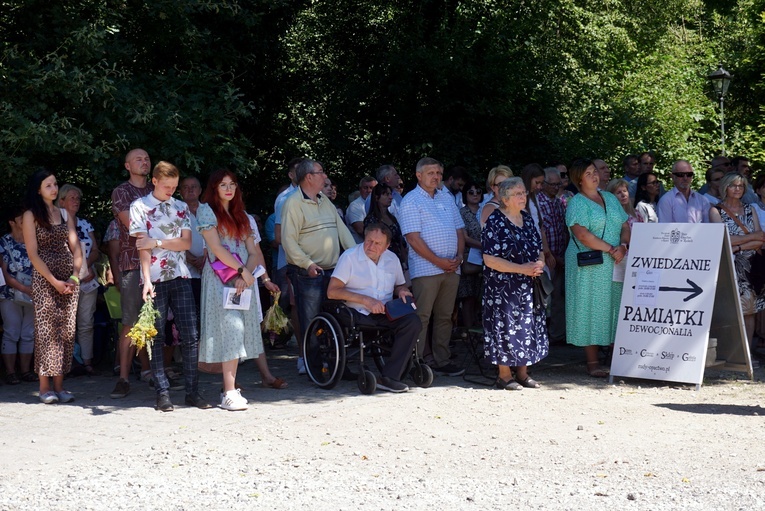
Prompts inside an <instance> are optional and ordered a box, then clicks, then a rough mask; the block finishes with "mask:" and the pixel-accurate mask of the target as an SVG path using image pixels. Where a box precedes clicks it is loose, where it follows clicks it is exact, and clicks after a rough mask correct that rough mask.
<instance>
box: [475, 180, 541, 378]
mask: <svg viewBox="0 0 765 511" xmlns="http://www.w3.org/2000/svg"><path fill="white" fill-rule="evenodd" d="M527 195H528V192H527V191H526V187H525V186H524V185H523V180H521V178H519V177H511V178H510V179H507V180H506V181H505V182H503V183H502V184H501V185H500V186H499V187H498V189H497V199H498V200H499V203H500V207H499V208H498V209H495V210H494V211H493V212H492V213H491V215H489V218H488V219H487V221H486V227H485V228H484V229H483V231H482V232H481V245H482V248H483V261H484V264H485V265H486V268H485V270H484V294H483V329H484V336H485V337H484V344H485V352H486V356H487V357H488V359H489V360H490V361H491V363H493V364H495V365H496V366H497V367H498V368H499V377H498V378H497V381H496V382H495V386H496V387H497V388H499V389H505V390H523V387H527V388H538V387H539V383H537V382H536V381H534V380H533V379H532V378H531V377H530V376H529V375H528V366H530V365H532V364H536V363H537V362H539V361H540V360H542V359H543V358H545V357H546V356H547V353H548V349H549V343H548V339H547V326H546V324H545V308H544V306H543V305H536V304H534V299H533V294H532V289H533V278H534V277H539V276H540V275H541V274H542V271H543V268H544V265H545V263H544V254H543V252H542V240H541V238H540V236H539V233H538V232H537V230H536V228H535V227H534V222H533V221H532V219H531V215H529V214H528V213H527V212H526V211H525V207H526V197H527ZM513 370H515V378H514V379H513V373H512V371H513Z"/></svg>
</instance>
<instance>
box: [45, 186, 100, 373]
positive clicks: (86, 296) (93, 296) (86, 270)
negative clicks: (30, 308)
mask: <svg viewBox="0 0 765 511" xmlns="http://www.w3.org/2000/svg"><path fill="white" fill-rule="evenodd" d="M81 203H82V190H80V189H79V188H77V187H76V186H74V185H70V184H66V185H64V186H62V187H61V188H59V190H58V199H56V206H58V207H60V208H62V209H65V210H66V212H67V213H69V216H71V217H72V218H74V222H75V228H76V230H77V237H78V238H79V240H80V246H81V248H82V250H83V253H82V257H83V259H84V261H83V265H82V271H81V272H80V275H79V277H80V296H79V300H78V302H77V344H79V345H80V350H81V355H82V361H83V364H84V366H85V371H86V372H87V374H88V375H89V376H97V375H98V374H99V373H98V371H96V370H95V369H94V368H93V365H92V364H93V315H94V314H95V313H96V300H97V298H98V280H96V272H95V271H94V270H93V264H94V263H95V262H96V261H97V260H98V257H99V255H100V254H99V251H98V243H96V236H95V234H94V230H93V226H92V225H91V224H90V222H88V221H87V220H85V219H84V218H81V217H78V216H77V213H78V212H79V211H80V204H81Z"/></svg>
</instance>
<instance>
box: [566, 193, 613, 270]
mask: <svg viewBox="0 0 765 511" xmlns="http://www.w3.org/2000/svg"><path fill="white" fill-rule="evenodd" d="M598 193H600V192H598ZM601 197H602V195H601ZM603 210H604V211H605V214H606V222H607V221H608V208H607V207H606V199H603ZM605 235H606V226H605V222H604V224H603V234H601V235H600V239H603V236H605ZM571 239H572V240H574V244H575V245H576V248H577V250H582V247H580V246H579V243H577V242H576V236H574V234H573V233H572V234H571ZM597 264H603V251H602V250H588V251H587V252H577V253H576V265H577V266H579V267H582V266H595V265H597Z"/></svg>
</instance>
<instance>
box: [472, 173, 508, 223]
mask: <svg viewBox="0 0 765 511" xmlns="http://www.w3.org/2000/svg"><path fill="white" fill-rule="evenodd" d="M511 177H513V171H512V170H510V167H507V166H505V165H497V166H496V167H494V168H493V169H491V170H490V171H489V177H488V178H486V192H487V193H489V192H491V195H490V196H489V198H488V200H487V201H486V202H484V203H483V205H482V206H481V209H480V211H479V212H478V218H479V220H480V221H481V228H482V229H483V226H484V225H486V219H487V218H489V215H490V214H491V212H492V211H494V210H495V209H497V208H498V207H499V201H498V200H497V190H499V185H500V184H501V183H502V181H504V180H506V179H509V178H511Z"/></svg>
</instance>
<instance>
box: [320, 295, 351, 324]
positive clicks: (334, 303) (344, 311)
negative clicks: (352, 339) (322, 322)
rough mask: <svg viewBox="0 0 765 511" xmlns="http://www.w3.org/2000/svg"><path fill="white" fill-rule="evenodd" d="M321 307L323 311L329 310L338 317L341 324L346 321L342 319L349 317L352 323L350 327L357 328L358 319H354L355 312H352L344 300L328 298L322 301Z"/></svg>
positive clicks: (349, 322) (328, 311)
mask: <svg viewBox="0 0 765 511" xmlns="http://www.w3.org/2000/svg"><path fill="white" fill-rule="evenodd" d="M321 309H322V311H324V312H327V313H329V314H331V315H332V316H333V317H335V319H337V320H338V321H339V322H340V324H341V325H342V324H343V323H344V322H343V321H342V319H343V318H348V324H350V328H351V329H354V328H356V321H355V320H354V319H353V313H352V312H351V309H350V307H348V306H347V305H346V304H345V302H344V301H343V300H330V299H326V300H324V302H322V304H321Z"/></svg>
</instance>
